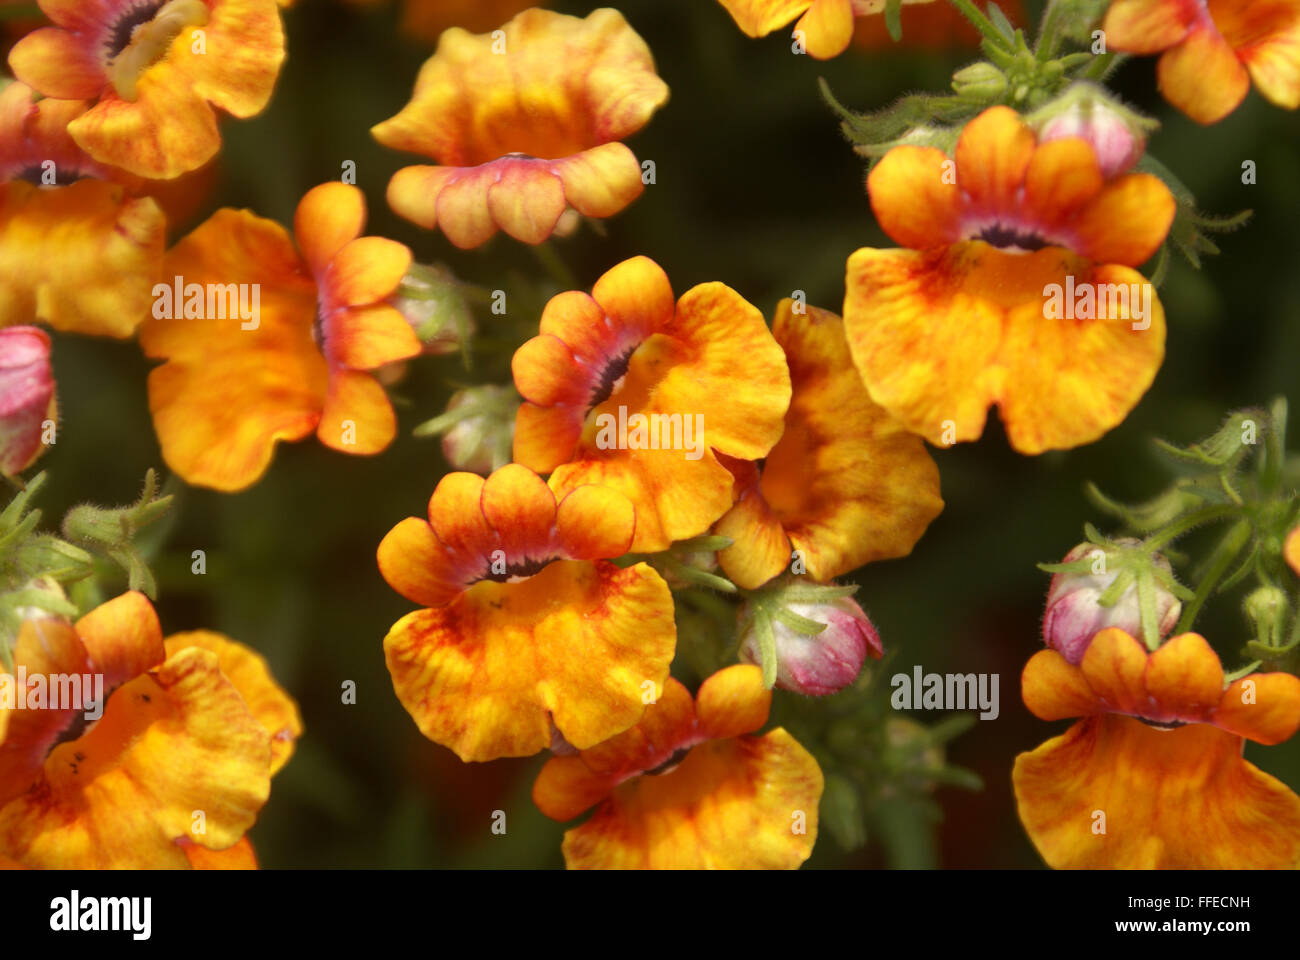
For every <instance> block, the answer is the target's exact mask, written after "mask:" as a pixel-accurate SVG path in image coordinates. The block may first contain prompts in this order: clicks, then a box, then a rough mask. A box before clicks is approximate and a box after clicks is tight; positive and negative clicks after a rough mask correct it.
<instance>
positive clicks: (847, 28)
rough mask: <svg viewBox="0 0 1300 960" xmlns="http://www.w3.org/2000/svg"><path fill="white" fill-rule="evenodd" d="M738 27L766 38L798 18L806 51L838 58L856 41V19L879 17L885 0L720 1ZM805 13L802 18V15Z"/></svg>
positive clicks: (824, 57) (907, 0) (922, 0)
mask: <svg viewBox="0 0 1300 960" xmlns="http://www.w3.org/2000/svg"><path fill="white" fill-rule="evenodd" d="M718 2H719V3H721V4H722V5H723V6H724V7H725V8H726V9H727V12H728V13H729V14H731V18H732V19H733V20H735V21H736V25H737V26H738V27H740V29H741V30H743V31H745V33H746V34H747V35H748V36H751V37H765V36H767V35H768V34H769V33H771V32H772V31H773V30H779V29H780V28H781V27H783V26H785V25H786V24H787V23H789V22H790V21H791V20H793V19H794V18H795V17H799V22H798V23H796V24H795V25H794V29H795V35H796V36H799V35H802V37H803V42H804V48H805V49H806V50H807V51H808V54H809V55H810V56H812V57H815V58H816V59H818V60H829V59H830V58H831V57H838V56H839V55H840V54H841V53H843V52H844V51H845V50H846V49H848V46H849V41H850V40H852V39H853V22H854V18H855V17H865V16H869V15H872V14H878V13H881V12H883V11H884V9H885V0H718ZM933 2H934V0H903V3H907V4H913V3H933ZM801 14H802V16H801Z"/></svg>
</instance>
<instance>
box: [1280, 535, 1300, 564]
mask: <svg viewBox="0 0 1300 960" xmlns="http://www.w3.org/2000/svg"><path fill="white" fill-rule="evenodd" d="M1282 556H1283V557H1285V558H1286V562H1287V563H1288V564H1290V566H1291V569H1292V570H1294V571H1295V575H1296V576H1297V577H1300V526H1297V527H1296V528H1295V529H1294V530H1292V531H1291V532H1290V533H1288V534H1287V536H1286V541H1285V543H1284V544H1283V546H1282Z"/></svg>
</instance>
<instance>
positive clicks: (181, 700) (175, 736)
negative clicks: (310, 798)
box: [0, 593, 302, 869]
mask: <svg viewBox="0 0 1300 960" xmlns="http://www.w3.org/2000/svg"><path fill="white" fill-rule="evenodd" d="M14 662H15V670H16V676H17V678H18V680H25V681H26V683H25V684H19V683H17V682H15V681H14V680H13V679H12V678H5V679H6V680H8V681H9V682H8V686H9V688H10V691H11V693H12V694H16V695H21V696H22V697H23V703H24V706H23V707H18V706H16V705H15V704H16V703H17V700H16V696H15V695H10V696H8V697H6V698H5V701H8V702H5V701H0V856H3V857H5V858H8V859H9V860H12V861H14V862H16V863H19V864H22V865H24V866H29V867H42V868H60V869H69V868H72V869H77V868H124V867H129V868H172V869H174V868H178V867H185V866H187V865H188V864H189V863H190V859H191V856H190V855H187V851H189V850H190V848H191V847H190V845H196V846H198V847H202V848H205V849H206V850H208V851H211V852H214V853H215V852H223V851H224V852H226V853H225V856H219V857H216V858H215V859H216V860H219V861H226V862H231V861H239V860H246V859H247V857H248V856H251V848H248V849H247V851H246V852H245V850H244V849H243V848H242V847H240V845H241V842H242V841H243V838H244V834H245V833H246V832H247V830H248V828H249V827H251V826H252V824H253V822H254V821H255V820H256V819H257V814H258V812H259V811H260V809H261V807H262V805H263V804H264V803H265V802H266V799H267V796H268V794H269V792H270V784H271V776H272V774H274V773H275V772H276V770H278V769H279V767H280V766H281V765H283V763H284V762H285V761H286V760H287V759H288V757H289V754H290V752H291V751H292V749H293V740H294V738H296V737H297V736H298V735H299V733H300V732H301V729H302V726H301V723H300V721H299V720H298V714H297V708H296V707H295V706H294V704H293V702H292V701H291V700H289V698H288V697H287V696H286V695H285V693H284V692H283V691H282V690H280V689H279V688H278V687H277V686H276V685H275V682H274V681H273V680H272V678H271V676H270V673H269V671H268V670H267V668H266V664H265V662H264V661H262V659H261V658H260V657H259V656H257V655H256V654H254V653H252V652H251V651H249V650H247V649H246V648H244V647H242V646H240V645H239V644H236V643H235V642H234V641H233V640H230V639H228V638H226V637H223V636H221V635H219V634H211V633H199V634H178V635H176V636H174V637H171V638H169V639H167V640H166V641H164V640H163V637H162V632H161V630H160V629H159V626H158V618H157V616H156V615H155V614H154V610H153V607H152V606H151V605H150V604H149V601H148V600H146V599H145V598H144V596H143V595H141V594H139V593H127V594H123V595H122V596H120V597H118V598H117V599H115V600H110V601H109V602H108V603H105V604H102V605H101V606H99V607H97V608H95V609H94V610H92V611H91V612H90V613H89V614H87V615H86V616H84V617H82V618H81V619H80V620H78V621H77V623H76V624H75V626H74V625H73V624H70V623H68V622H66V621H64V620H60V619H43V620H29V621H27V622H25V623H24V624H23V625H22V628H21V630H20V631H19V634H18V641H17V645H16V647H15V650H14ZM227 668H229V669H230V671H231V672H230V673H229V674H228V673H226V670H227ZM74 676H75V677H77V678H78V680H79V681H80V682H79V683H78V685H77V686H76V687H72V686H70V683H71V678H72V677H74ZM90 677H99V678H101V679H102V693H103V694H104V699H101V700H99V701H98V708H99V709H102V716H100V717H99V718H98V719H96V718H94V717H93V716H91V714H90V712H88V711H87V709H86V700H87V699H89V698H91V697H93V696H94V694H92V693H91V691H90V690H89V689H88V685H90V680H89V679H88V678H90ZM38 688H39V689H41V690H43V691H44V693H43V694H42V695H41V699H40V700H39V701H36V700H34V698H35V697H36V696H37V693H36V691H37V690H38ZM56 690H59V691H63V693H62V694H61V695H60V697H59V698H58V700H57V702H56V699H55V691H56ZM72 690H79V691H81V699H78V698H77V697H75V696H73V697H72V698H71V701H69V700H68V699H67V697H68V693H69V691H72ZM97 692H98V691H97ZM37 706H42V707H44V709H36V707H37ZM237 847H240V849H235V848H237ZM197 859H199V860H204V859H205V857H204V855H202V854H199V855H197ZM206 859H207V860H212V859H214V858H212V857H207V858H206Z"/></svg>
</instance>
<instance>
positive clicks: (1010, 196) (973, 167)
mask: <svg viewBox="0 0 1300 960" xmlns="http://www.w3.org/2000/svg"><path fill="white" fill-rule="evenodd" d="M1035 142H1036V141H1035V138H1034V132H1033V131H1032V130H1031V129H1030V128H1029V127H1028V126H1027V125H1026V124H1025V122H1024V121H1023V120H1022V119H1021V118H1020V114H1018V113H1016V111H1014V110H1012V109H1011V108H1010V107H991V108H989V109H988V110H985V111H984V112H983V113H981V114H980V115H979V116H977V117H976V118H975V119H974V120H972V121H971V122H970V123H968V124H966V127H965V129H963V130H962V132H961V137H960V138H959V139H958V140H957V150H956V154H955V156H956V160H957V185H958V186H959V187H960V188H961V191H962V193H964V194H966V195H967V196H969V197H970V202H971V206H972V208H973V209H974V210H975V211H976V212H986V211H987V212H998V211H1007V210H1014V209H1015V208H1016V205H1017V199H1018V196H1019V192H1020V188H1021V186H1022V185H1023V184H1024V182H1025V174H1026V173H1027V171H1028V169H1029V162H1030V160H1032V159H1033V156H1034V148H1035Z"/></svg>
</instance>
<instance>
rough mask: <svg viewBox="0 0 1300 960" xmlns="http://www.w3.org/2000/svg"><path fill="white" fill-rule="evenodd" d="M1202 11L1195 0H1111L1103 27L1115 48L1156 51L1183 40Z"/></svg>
mask: <svg viewBox="0 0 1300 960" xmlns="http://www.w3.org/2000/svg"><path fill="white" fill-rule="evenodd" d="M1203 12H1204V4H1202V3H1199V2H1198V0H1114V2H1113V3H1111V5H1110V6H1109V7H1108V8H1107V10H1106V18H1105V20H1103V21H1102V30H1103V31H1105V34H1106V43H1107V44H1108V45H1109V46H1111V47H1113V48H1114V49H1116V50H1127V51H1130V52H1132V53H1159V52H1160V51H1161V50H1167V49H1168V48H1169V47H1172V46H1174V45H1175V44H1177V43H1180V42H1182V40H1183V38H1184V37H1186V36H1187V34H1188V32H1189V31H1190V30H1191V29H1192V25H1193V24H1194V23H1196V22H1197V20H1198V19H1200V17H1201V16H1202V14H1203Z"/></svg>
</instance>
